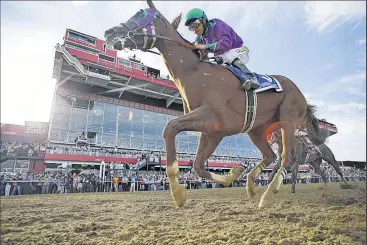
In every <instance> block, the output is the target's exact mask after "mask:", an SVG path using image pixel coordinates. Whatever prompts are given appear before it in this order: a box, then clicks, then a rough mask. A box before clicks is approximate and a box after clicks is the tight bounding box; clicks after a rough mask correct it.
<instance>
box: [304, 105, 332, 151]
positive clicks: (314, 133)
mask: <svg viewBox="0 0 367 245" xmlns="http://www.w3.org/2000/svg"><path fill="white" fill-rule="evenodd" d="M315 113H316V106H314V105H311V104H307V112H306V117H305V121H304V124H303V125H306V126H307V135H308V137H309V139H310V140H311V142H312V143H314V144H315V145H321V144H324V143H325V141H326V138H327V137H328V135H326V132H327V130H321V129H320V127H319V120H318V119H317V118H316V116H315Z"/></svg>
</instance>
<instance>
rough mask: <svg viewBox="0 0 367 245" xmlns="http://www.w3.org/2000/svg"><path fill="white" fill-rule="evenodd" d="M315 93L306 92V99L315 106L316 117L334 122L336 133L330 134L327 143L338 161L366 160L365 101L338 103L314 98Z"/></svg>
mask: <svg viewBox="0 0 367 245" xmlns="http://www.w3.org/2000/svg"><path fill="white" fill-rule="evenodd" d="M316 96H317V95H316V94H306V98H307V100H308V101H309V102H310V103H312V104H315V105H316V106H317V113H316V115H317V117H318V118H324V119H326V120H327V121H328V122H330V123H334V124H335V125H336V126H337V128H338V133H337V134H335V135H333V136H330V138H329V140H328V141H327V145H328V146H329V147H330V149H331V150H332V151H333V153H334V155H335V157H336V159H337V160H338V161H347V160H354V161H366V103H358V102H350V103H345V104H340V103H336V102H334V101H333V102H331V101H326V100H315V99H313V98H314V97H316Z"/></svg>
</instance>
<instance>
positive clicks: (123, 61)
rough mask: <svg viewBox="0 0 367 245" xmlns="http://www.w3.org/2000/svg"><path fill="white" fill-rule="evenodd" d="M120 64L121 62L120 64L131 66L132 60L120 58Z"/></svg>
mask: <svg viewBox="0 0 367 245" xmlns="http://www.w3.org/2000/svg"><path fill="white" fill-rule="evenodd" d="M119 64H120V65H124V66H130V67H131V62H129V61H126V60H122V59H120V60H119Z"/></svg>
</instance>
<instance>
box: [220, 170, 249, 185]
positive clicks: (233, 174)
mask: <svg viewBox="0 0 367 245" xmlns="http://www.w3.org/2000/svg"><path fill="white" fill-rule="evenodd" d="M244 171H245V168H244V167H234V168H232V169H231V171H229V174H228V175H226V176H222V177H220V178H216V179H213V181H214V182H216V183H219V184H221V185H223V186H230V185H231V184H232V182H233V181H235V180H237V179H238V178H239V177H241V175H242V173H243V172H244Z"/></svg>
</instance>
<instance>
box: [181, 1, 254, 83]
mask: <svg viewBox="0 0 367 245" xmlns="http://www.w3.org/2000/svg"><path fill="white" fill-rule="evenodd" d="M185 26H188V27H189V29H190V30H191V31H194V33H195V34H196V35H198V36H197V38H196V41H195V45H196V48H197V49H199V50H205V51H209V52H211V53H214V57H221V58H222V60H223V61H224V62H226V63H228V64H230V65H233V66H235V67H237V68H238V69H240V70H241V71H243V72H244V73H246V74H247V75H248V76H249V77H250V78H249V79H248V80H247V81H246V82H244V83H243V84H242V85H241V88H242V89H245V90H249V89H251V88H253V89H256V88H259V87H260V84H259V82H258V81H257V79H256V76H255V75H254V74H253V73H252V72H251V71H250V70H249V69H248V68H247V67H246V65H245V64H246V63H247V62H248V59H249V58H248V48H247V47H246V46H243V41H242V39H241V37H239V36H238V34H237V33H236V32H235V31H234V30H233V29H232V28H231V27H230V26H229V25H227V24H226V23H225V22H223V21H222V20H220V19H211V20H208V17H207V16H206V14H205V13H204V11H203V10H201V9H198V8H194V9H192V10H190V11H189V12H188V13H187V14H186V22H185Z"/></svg>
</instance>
